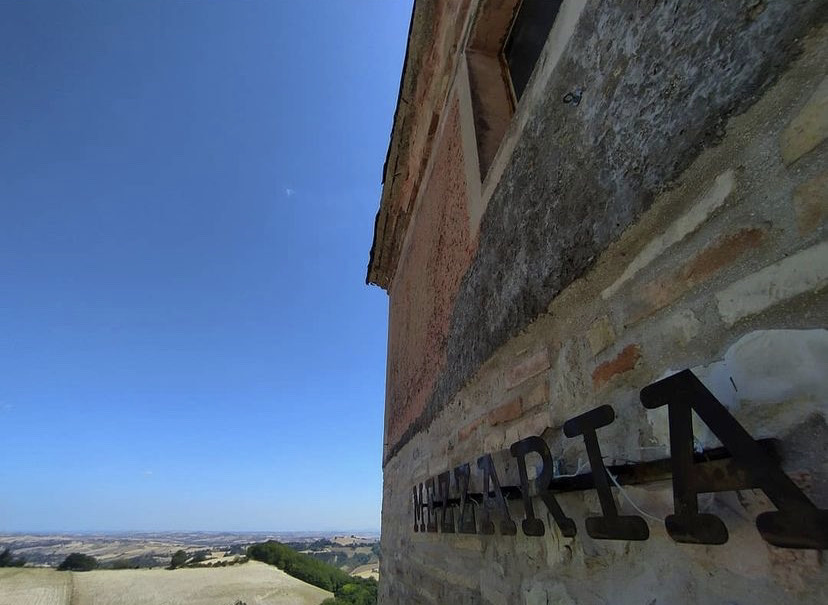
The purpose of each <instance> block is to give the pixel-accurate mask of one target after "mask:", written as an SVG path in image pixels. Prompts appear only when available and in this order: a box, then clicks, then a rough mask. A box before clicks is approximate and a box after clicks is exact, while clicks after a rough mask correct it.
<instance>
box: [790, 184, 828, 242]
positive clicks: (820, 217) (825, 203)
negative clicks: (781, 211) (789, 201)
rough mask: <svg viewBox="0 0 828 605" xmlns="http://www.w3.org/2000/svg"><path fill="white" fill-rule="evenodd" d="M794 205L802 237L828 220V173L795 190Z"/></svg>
mask: <svg viewBox="0 0 828 605" xmlns="http://www.w3.org/2000/svg"><path fill="white" fill-rule="evenodd" d="M793 204H794V210H795V212H796V225H797V227H798V228H799V234H800V235H808V234H809V233H811V232H812V231H813V230H814V229H816V228H817V227H819V226H820V225H822V223H824V222H825V219H826V218H828V171H826V172H823V173H822V174H819V175H817V176H816V177H814V178H812V179H811V180H810V181H808V182H807V183H803V184H802V185H800V186H799V187H797V188H796V189H795V190H794V193H793Z"/></svg>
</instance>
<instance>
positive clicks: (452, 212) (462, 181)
mask: <svg viewBox="0 0 828 605" xmlns="http://www.w3.org/2000/svg"><path fill="white" fill-rule="evenodd" d="M447 113H448V115H447V116H446V122H445V127H444V129H443V130H442V132H441V133H440V135H439V138H438V139H437V140H436V142H435V151H434V154H435V156H436V157H435V161H434V166H433V170H432V171H431V173H430V178H429V179H428V182H427V183H426V185H425V187H424V190H423V194H422V197H421V199H420V200H419V205H418V207H417V210H416V215H415V217H414V219H413V221H412V224H411V227H410V234H409V241H408V242H407V246H406V252H405V254H404V255H403V256H402V258H401V261H400V266H399V267H398V269H397V271H398V275H399V277H398V279H397V280H395V282H394V284H393V287H392V289H391V292H390V295H391V300H390V305H391V308H390V313H389V341H388V342H389V344H388V395H387V399H388V405H387V408H386V428H385V440H386V443H388V444H392V443H397V442H399V440H400V437H401V436H402V434H403V432H404V431H405V429H407V428H408V427H409V426H410V425H411V424H412V423H413V422H414V421H415V420H416V419H417V418H418V417H420V416H421V415H422V413H423V411H424V410H425V407H426V403H427V402H428V398H429V397H430V396H431V393H432V392H433V390H434V384H435V382H436V380H437V377H438V375H439V373H440V372H441V371H442V370H443V368H444V366H445V360H446V339H447V338H448V330H449V319H450V317H451V312H452V309H453V308H454V299H455V297H456V296H457V289H458V287H459V286H460V279H461V278H462V277H463V272H464V271H465V269H466V268H467V267H468V265H469V262H470V260H471V254H472V252H473V243H472V242H471V241H470V235H469V226H468V225H469V216H468V200H467V197H466V178H465V174H464V170H463V166H464V159H463V148H462V140H461V134H460V113H459V109H458V103H457V100H456V99H452V100H451V102H450V105H449V111H448V112H447Z"/></svg>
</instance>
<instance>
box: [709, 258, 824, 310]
mask: <svg viewBox="0 0 828 605" xmlns="http://www.w3.org/2000/svg"><path fill="white" fill-rule="evenodd" d="M826 285H828V242H822V243H820V244H817V245H816V246H813V247H811V248H807V249H805V250H802V251H801V252H798V253H796V254H794V255H792V256H789V257H787V258H785V259H783V260H781V261H779V262H777V263H774V264H772V265H769V266H767V267H765V268H764V269H761V270H759V271H757V272H756V273H753V274H751V275H748V276H747V277H744V278H742V279H740V280H739V281H737V282H735V283H733V284H731V285H730V286H728V287H727V288H725V289H724V290H722V291H721V292H718V293H717V294H716V302H717V306H718V309H719V315H720V316H721V318H722V321H724V322H725V323H726V324H727V325H729V326H730V325H733V324H735V323H736V322H737V321H739V320H740V319H743V318H745V317H749V316H750V315H754V314H756V313H760V312H762V311H764V310H766V309H768V308H770V307H772V306H774V305H777V304H779V303H782V302H784V301H786V300H789V299H791V298H793V297H795V296H799V295H800V294H805V293H807V292H816V291H818V290H820V289H822V288H824V287H825V286H826Z"/></svg>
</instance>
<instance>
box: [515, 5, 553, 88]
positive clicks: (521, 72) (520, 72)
mask: <svg viewBox="0 0 828 605" xmlns="http://www.w3.org/2000/svg"><path fill="white" fill-rule="evenodd" d="M561 1H562V0H523V2H521V4H520V8H519V9H518V12H517V15H515V20H514V22H513V24H512V31H511V32H509V37H508V38H507V39H506V45H505V46H504V48H503V55H504V58H505V59H506V64H507V65H508V66H509V77H510V78H511V80H512V88H513V89H514V91H515V98H516V99H518V100H520V97H521V96H522V95H523V91H524V90H525V89H526V85H527V84H528V83H529V78H530V77H531V76H532V70H533V69H535V63H537V62H538V57H540V54H541V51H542V50H543V45H544V44H545V43H546V38H547V37H549V31H550V30H551V29H552V24H553V23H555V17H557V16H558V9H560V8H561Z"/></svg>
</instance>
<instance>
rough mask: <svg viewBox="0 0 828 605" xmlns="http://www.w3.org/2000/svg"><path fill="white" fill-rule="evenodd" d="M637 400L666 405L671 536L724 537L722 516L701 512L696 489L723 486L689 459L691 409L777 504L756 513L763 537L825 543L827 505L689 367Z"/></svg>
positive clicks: (797, 544)
mask: <svg viewBox="0 0 828 605" xmlns="http://www.w3.org/2000/svg"><path fill="white" fill-rule="evenodd" d="M641 403H642V404H644V407H645V408H647V409H650V410H652V409H656V408H660V407H662V406H665V405H666V406H668V410H669V412H668V413H669V422H670V455H671V456H672V459H673V501H674V503H675V504H674V506H675V514H673V515H669V516H668V517H667V519H666V521H665V525H666V526H667V533H669V534H670V537H671V538H673V540H675V541H676V542H688V543H691V544H724V543H725V542H727V537H728V535H727V528H726V527H725V525H724V523H722V520H721V519H719V518H718V517H717V516H715V515H711V514H701V513H699V505H698V500H697V496H698V494H701V493H705V492H715V491H721V488H717V486H716V485H715V484H714V483H713V482H711V481H710V480H709V478H708V477H707V476H706V475H705V474H704V473H703V472H702V471H701V469H699V468H697V467H696V465H695V463H694V462H693V422H692V412H693V411H695V412H696V414H698V415H699V417H700V418H701V419H702V420H703V421H704V423H705V424H706V425H707V426H708V427H709V428H710V430H711V431H713V433H714V434H715V435H716V437H718V438H719V441H721V442H722V445H724V446H725V447H726V448H727V450H728V451H729V452H730V454H731V455H732V456H733V458H734V460H735V462H736V463H737V464H738V465H739V466H740V468H741V469H742V470H743V471H744V473H745V475H746V476H747V479H748V482H749V483H750V484H751V485H752V486H754V487H756V488H758V489H761V490H762V491H763V492H765V494H766V495H767V496H768V498H770V501H771V502H773V504H774V506H776V508H777V509H779V510H778V511H775V512H765V513H762V514H760V515H759V516H758V517H757V518H756V527H757V529H758V530H759V533H760V534H761V535H762V538H764V539H765V540H766V541H768V542H769V543H771V544H773V545H774V546H781V547H784V548H815V549H820V550H822V549H826V548H828V510H821V509H819V508H817V507H816V506H814V504H813V503H812V502H811V501H810V500H809V499H808V497H807V496H806V495H805V494H803V493H802V490H800V489H799V488H798V487H797V486H796V484H795V483H794V482H793V481H791V479H790V477H788V476H787V475H786V474H785V473H784V472H782V469H781V468H779V465H778V464H776V462H774V460H773V459H772V458H771V457H770V456H769V455H768V454H767V453H766V452H765V451H764V450H763V449H762V448H761V447H759V444H758V443H756V441H754V440H753V438H752V437H751V436H750V435H749V434H748V432H747V431H746V430H745V429H744V427H742V425H741V424H739V423H738V422H737V421H736V419H735V418H734V417H733V416H731V414H730V412H728V411H727V408H725V406H723V405H722V404H721V402H719V400H718V399H716V397H715V396H714V395H713V393H711V392H710V391H708V390H707V388H706V387H705V386H704V385H703V384H702V382H701V381H700V380H699V379H698V378H696V376H695V375H694V374H693V373H692V372H691V371H690V370H684V371H682V372H679V373H678V374H673V375H672V376H670V377H668V378H665V379H664V380H659V381H658V382H656V383H653V384H651V385H649V386H648V387H645V388H644V389H643V390H642V391H641Z"/></svg>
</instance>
